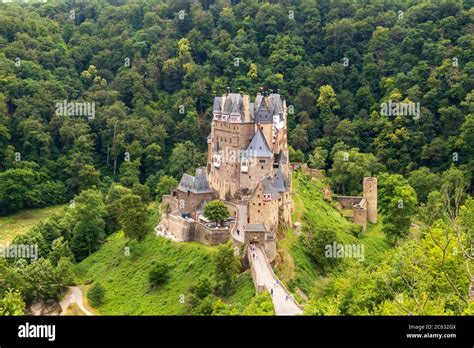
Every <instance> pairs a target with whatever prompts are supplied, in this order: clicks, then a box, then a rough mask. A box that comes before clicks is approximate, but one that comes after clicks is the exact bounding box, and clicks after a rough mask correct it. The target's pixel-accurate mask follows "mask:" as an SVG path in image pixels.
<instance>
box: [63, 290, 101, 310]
mask: <svg viewBox="0 0 474 348" xmlns="http://www.w3.org/2000/svg"><path fill="white" fill-rule="evenodd" d="M71 303H77V305H78V307H79V308H80V309H81V311H83V312H84V313H85V314H86V315H94V314H93V313H91V312H89V311H88V310H87V308H86V307H85V306H84V303H83V302H82V290H81V288H80V287H78V286H70V287H69V290H68V292H67V293H66V295H65V296H64V298H63V299H62V300H61V302H59V304H60V305H61V308H62V312H61V315H66V311H67V309H68V307H69V305H70V304H71Z"/></svg>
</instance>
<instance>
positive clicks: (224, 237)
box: [196, 223, 234, 245]
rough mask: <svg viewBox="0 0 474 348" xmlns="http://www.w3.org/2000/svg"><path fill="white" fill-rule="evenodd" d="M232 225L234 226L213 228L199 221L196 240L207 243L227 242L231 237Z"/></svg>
mask: <svg viewBox="0 0 474 348" xmlns="http://www.w3.org/2000/svg"><path fill="white" fill-rule="evenodd" d="M232 225H234V224H232ZM232 227H233V226H230V227H229V228H211V227H208V226H206V225H204V224H201V223H197V225H196V242H199V243H202V244H206V245H217V244H222V243H226V242H227V241H229V239H230V231H231V229H232Z"/></svg>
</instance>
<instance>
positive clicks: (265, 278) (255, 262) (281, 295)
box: [249, 244, 303, 315]
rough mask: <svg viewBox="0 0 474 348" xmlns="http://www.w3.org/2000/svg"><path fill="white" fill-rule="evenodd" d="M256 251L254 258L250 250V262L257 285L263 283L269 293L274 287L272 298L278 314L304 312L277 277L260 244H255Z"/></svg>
mask: <svg viewBox="0 0 474 348" xmlns="http://www.w3.org/2000/svg"><path fill="white" fill-rule="evenodd" d="M254 253H255V258H253V255H252V254H253V253H252V251H251V250H249V259H250V258H252V260H250V264H251V267H252V268H253V270H254V272H255V274H256V277H257V286H259V285H263V286H264V287H265V288H266V290H267V291H268V292H269V293H271V289H273V295H272V300H273V307H274V308H275V313H276V315H298V314H302V313H303V311H302V310H301V308H300V307H299V306H298V305H297V303H296V301H295V300H294V298H293V296H292V295H291V294H290V293H289V292H288V291H287V290H286V288H285V287H284V286H282V284H281V282H280V281H279V280H278V278H277V277H276V275H275V273H274V272H273V270H272V267H271V265H270V264H269V263H268V260H267V258H266V256H265V252H264V251H263V250H262V248H261V246H260V245H258V244H255V249H254ZM276 282H278V285H276Z"/></svg>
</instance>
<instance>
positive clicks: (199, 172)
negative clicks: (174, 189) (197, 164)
mask: <svg viewBox="0 0 474 348" xmlns="http://www.w3.org/2000/svg"><path fill="white" fill-rule="evenodd" d="M178 190H180V191H182V192H188V191H189V192H191V193H195V194H200V193H212V190H211V188H210V187H209V182H208V181H207V177H206V172H205V169H204V168H203V167H201V168H197V169H196V176H192V175H189V174H186V173H185V174H183V176H182V177H181V180H180V182H179V185H178Z"/></svg>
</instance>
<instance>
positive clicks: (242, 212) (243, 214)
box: [232, 204, 247, 244]
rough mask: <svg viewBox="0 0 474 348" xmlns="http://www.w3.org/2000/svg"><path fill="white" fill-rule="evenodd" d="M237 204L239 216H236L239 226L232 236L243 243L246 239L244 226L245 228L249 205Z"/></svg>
mask: <svg viewBox="0 0 474 348" xmlns="http://www.w3.org/2000/svg"><path fill="white" fill-rule="evenodd" d="M236 206H237V217H236V223H237V228H236V230H235V233H233V234H232V237H233V238H234V239H235V240H236V241H238V242H240V243H242V244H243V243H244V240H245V236H244V234H245V233H244V228H245V225H246V224H247V205H243V204H241V205H240V204H237V205H236ZM237 230H239V234H237Z"/></svg>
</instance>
